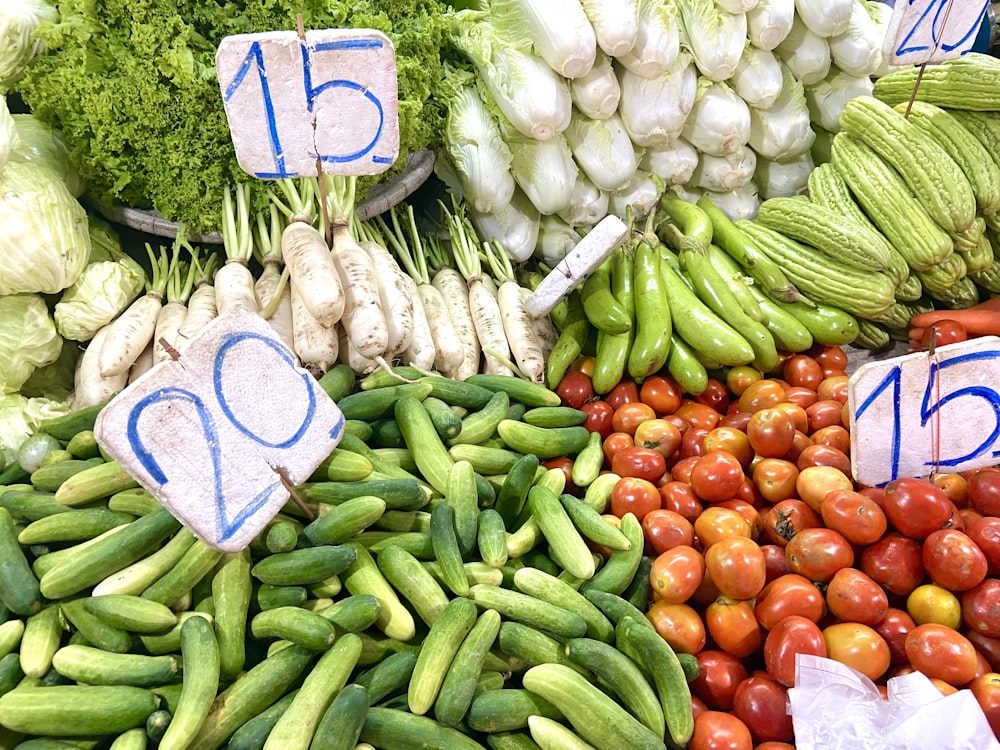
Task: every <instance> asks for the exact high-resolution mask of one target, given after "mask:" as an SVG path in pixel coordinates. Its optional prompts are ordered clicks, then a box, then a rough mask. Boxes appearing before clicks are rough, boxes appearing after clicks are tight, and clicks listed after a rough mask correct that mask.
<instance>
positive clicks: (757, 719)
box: [733, 675, 795, 742]
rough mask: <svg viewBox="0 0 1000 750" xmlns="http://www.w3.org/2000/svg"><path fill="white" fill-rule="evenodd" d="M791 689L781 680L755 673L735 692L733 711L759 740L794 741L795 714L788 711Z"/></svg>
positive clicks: (755, 739)
mask: <svg viewBox="0 0 1000 750" xmlns="http://www.w3.org/2000/svg"><path fill="white" fill-rule="evenodd" d="M787 706H788V688H786V687H785V686H784V685H782V684H781V683H780V682H778V681H777V680H773V679H771V678H770V677H765V676H763V675H753V676H752V677H748V678H747V679H745V680H743V682H741V683H740V684H739V685H738V686H737V688H736V693H735V694H734V695H733V713H734V714H736V718H738V719H739V720H740V721H742V722H743V723H744V724H746V725H747V728H748V729H749V730H750V734H751V736H752V737H753V739H754V741H755V742H785V741H788V742H791V741H792V739H794V736H795V734H794V732H793V730H792V716H791V714H789V713H788V711H787Z"/></svg>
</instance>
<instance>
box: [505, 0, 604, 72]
mask: <svg viewBox="0 0 1000 750" xmlns="http://www.w3.org/2000/svg"><path fill="white" fill-rule="evenodd" d="M490 14H491V15H492V18H493V24H494V25H495V26H496V27H497V29H499V30H500V31H501V33H503V34H504V35H505V36H507V38H509V39H510V40H511V41H514V42H516V41H518V40H521V39H524V40H530V42H531V46H532V48H533V49H534V51H535V54H537V55H538V56H539V57H541V58H542V59H543V60H545V62H547V63H548V64H549V66H550V67H551V68H552V69H553V70H554V71H556V72H557V73H558V74H559V75H561V76H564V77H566V78H576V77H577V76H581V75H583V74H585V73H586V72H587V71H588V70H590V67H591V66H592V65H593V64H594V53H595V52H596V51H597V37H596V35H595V34H594V27H593V26H591V24H590V21H589V20H588V18H587V15H586V14H585V13H584V12H583V8H582V7H581V6H580V3H579V0H490Z"/></svg>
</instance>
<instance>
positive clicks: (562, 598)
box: [514, 567, 615, 643]
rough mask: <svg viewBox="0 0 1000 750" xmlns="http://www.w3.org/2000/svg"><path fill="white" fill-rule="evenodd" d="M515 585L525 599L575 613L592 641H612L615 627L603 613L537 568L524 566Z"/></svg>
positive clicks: (572, 589) (567, 585)
mask: <svg viewBox="0 0 1000 750" xmlns="http://www.w3.org/2000/svg"><path fill="white" fill-rule="evenodd" d="M514 586H516V587H517V589H518V590H520V591H521V592H523V593H525V594H527V595H528V596H533V597H535V598H536V599H541V600H542V601H545V602H548V603H549V604H553V605H555V606H557V607H561V608H562V609H565V610H566V611H568V612H575V613H576V614H578V615H579V616H580V617H582V618H583V620H584V621H585V622H586V623H587V635H589V636H590V637H591V638H594V639H596V640H599V641H604V642H606V643H610V642H611V641H612V640H614V634H615V630H614V626H613V625H612V624H611V622H610V621H609V620H608V618H607V617H605V616H604V613H602V612H601V610H599V609H598V608H597V607H596V606H594V605H593V604H592V603H591V602H590V601H588V600H587V598H586V597H584V596H583V594H581V593H580V592H579V591H577V590H576V589H574V588H573V587H572V586H570V585H569V584H568V583H565V582H563V581H561V580H559V579H558V578H557V577H555V576H553V575H550V574H548V573H545V572H543V571H541V570H538V569H537V568H530V567H525V568H521V569H520V570H518V571H516V572H515V573H514Z"/></svg>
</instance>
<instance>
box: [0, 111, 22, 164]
mask: <svg viewBox="0 0 1000 750" xmlns="http://www.w3.org/2000/svg"><path fill="white" fill-rule="evenodd" d="M19 145H20V138H19V136H18V134H17V125H16V123H15V121H14V116H13V115H12V114H11V113H10V110H9V109H7V98H6V97H4V96H0V171H3V168H4V166H5V165H6V164H7V160H8V159H9V158H10V155H11V152H13V151H14V150H15V149H16V148H17V147H18V146H19Z"/></svg>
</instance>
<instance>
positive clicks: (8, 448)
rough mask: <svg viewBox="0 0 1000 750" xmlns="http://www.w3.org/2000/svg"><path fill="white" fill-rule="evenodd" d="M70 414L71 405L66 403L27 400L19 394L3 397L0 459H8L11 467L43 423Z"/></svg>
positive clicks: (0, 413)
mask: <svg viewBox="0 0 1000 750" xmlns="http://www.w3.org/2000/svg"><path fill="white" fill-rule="evenodd" d="M69 412H70V408H69V405H68V404H66V403H65V402H62V401H55V400H53V399H48V398H42V397H36V398H25V397H24V396H22V395H21V394H19V393H5V394H3V395H2V396H0V454H2V455H0V458H4V459H7V461H6V462H7V463H10V462H11V461H12V460H16V455H17V449H18V448H20V447H21V443H23V442H24V441H25V440H27V439H28V438H29V437H31V436H32V435H33V434H34V433H36V432H38V428H39V426H40V425H41V423H42V422H44V421H45V420H47V419H53V418H55V417H61V416H64V415H65V414H69Z"/></svg>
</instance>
